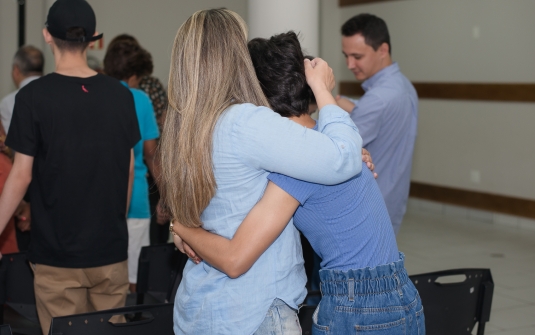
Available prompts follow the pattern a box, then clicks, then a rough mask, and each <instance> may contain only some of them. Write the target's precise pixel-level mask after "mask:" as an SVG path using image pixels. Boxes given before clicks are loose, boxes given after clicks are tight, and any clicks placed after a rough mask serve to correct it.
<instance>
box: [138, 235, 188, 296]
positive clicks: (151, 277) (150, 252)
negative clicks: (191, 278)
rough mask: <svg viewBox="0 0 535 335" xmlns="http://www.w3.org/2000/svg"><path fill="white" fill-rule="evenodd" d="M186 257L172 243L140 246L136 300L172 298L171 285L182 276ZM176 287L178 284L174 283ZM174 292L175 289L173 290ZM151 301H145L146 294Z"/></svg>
mask: <svg viewBox="0 0 535 335" xmlns="http://www.w3.org/2000/svg"><path fill="white" fill-rule="evenodd" d="M187 260H188V257H187V256H186V255H185V254H183V253H181V252H180V251H179V250H177V249H176V247H175V245H174V244H173V243H167V244H159V245H151V246H147V247H143V248H141V253H140V255H139V263H138V264H139V265H138V272H137V288H136V289H137V292H136V293H137V301H136V303H137V304H138V305H142V304H144V303H147V302H149V303H163V302H169V301H172V300H169V298H170V297H171V296H172V297H173V298H174V294H172V293H171V292H172V291H173V287H174V286H175V282H176V280H177V278H178V279H181V278H182V270H183V269H184V266H185V265H186V262H187ZM176 286H177V287H178V284H177V285H176ZM174 291H175V292H176V289H175V290H174ZM147 294H148V295H150V296H151V298H152V299H151V300H152V301H145V298H146V295H147Z"/></svg>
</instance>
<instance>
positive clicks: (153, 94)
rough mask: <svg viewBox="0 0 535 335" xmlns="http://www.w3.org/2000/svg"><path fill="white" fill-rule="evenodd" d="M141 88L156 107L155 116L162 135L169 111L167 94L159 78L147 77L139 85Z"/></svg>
mask: <svg viewBox="0 0 535 335" xmlns="http://www.w3.org/2000/svg"><path fill="white" fill-rule="evenodd" d="M139 88H140V89H142V90H143V91H144V92H145V93H147V95H148V96H149V98H150V100H151V101H152V107H154V114H155V115H156V121H157V122H158V128H160V133H161V131H162V126H163V120H164V116H165V111H166V109H167V92H166V91H165V88H164V87H163V85H162V83H161V82H160V80H158V78H156V77H152V76H145V77H143V78H142V79H141V82H140V83H139Z"/></svg>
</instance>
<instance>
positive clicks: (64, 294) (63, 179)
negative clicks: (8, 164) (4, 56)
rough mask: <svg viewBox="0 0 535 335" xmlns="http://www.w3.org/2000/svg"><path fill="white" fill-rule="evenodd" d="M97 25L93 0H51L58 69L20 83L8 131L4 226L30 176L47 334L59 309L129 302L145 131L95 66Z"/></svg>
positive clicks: (128, 99) (126, 97)
mask: <svg viewBox="0 0 535 335" xmlns="http://www.w3.org/2000/svg"><path fill="white" fill-rule="evenodd" d="M95 25H96V20H95V14H94V12H93V10H92V8H91V7H90V6H89V4H88V3H87V2H86V1H85V0H57V1H56V2H55V3H54V4H53V5H52V7H51V8H50V10H49V13H48V17H47V23H46V28H44V29H43V35H44V38H45V41H46V42H47V43H48V44H49V45H50V46H51V48H52V52H53V54H54V60H55V65H56V68H55V72H53V73H51V74H49V75H46V76H44V77H42V78H40V79H38V80H35V81H33V82H32V83H30V84H28V85H27V86H25V87H24V88H23V89H22V90H20V92H19V93H18V95H17V97H16V100H15V108H14V113H13V119H12V123H11V128H10V132H9V135H8V138H7V141H6V145H8V146H9V147H11V148H12V149H13V150H14V151H16V154H15V162H14V165H13V169H12V171H11V173H10V175H9V177H8V180H7V182H6V184H5V187H4V191H3V193H2V195H1V196H0V232H1V231H2V230H3V228H4V226H5V224H6V223H7V221H8V219H9V217H11V215H12V213H13V211H14V210H15V207H16V205H17V204H18V203H19V202H20V200H21V199H22V197H23V195H24V193H25V191H26V189H27V188H28V185H29V191H30V196H31V199H32V229H31V234H32V242H31V244H30V248H29V252H28V258H29V260H30V262H31V263H32V267H33V269H34V273H35V296H36V303H37V311H38V314H39V320H40V323H41V327H42V330H43V334H48V330H49V328H50V322H51V318H52V317H55V316H61V315H70V314H78V313H84V312H89V311H93V310H103V309H110V308H115V307H121V306H124V302H125V299H126V293H127V288H128V273H127V263H126V259H127V247H128V232H127V226H126V213H127V203H128V201H129V199H128V198H129V194H130V187H131V179H132V175H133V153H132V148H133V147H134V145H135V144H136V143H137V142H138V141H139V140H140V134H139V128H138V123H137V118H136V112H135V107H134V101H133V98H132V94H131V93H130V91H129V90H128V89H127V88H126V87H124V86H123V85H121V83H120V82H119V81H117V80H116V79H113V78H111V77H107V76H104V75H101V74H97V73H96V72H95V71H93V70H91V69H90V68H89V67H88V66H87V62H86V53H87V48H88V46H89V44H90V43H91V42H92V41H95V40H97V39H99V38H101V37H102V35H97V33H96V32H95ZM30 181H31V184H30Z"/></svg>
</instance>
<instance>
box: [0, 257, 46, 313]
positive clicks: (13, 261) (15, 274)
mask: <svg viewBox="0 0 535 335" xmlns="http://www.w3.org/2000/svg"><path fill="white" fill-rule="evenodd" d="M0 304H2V305H3V304H7V305H9V306H10V307H11V308H13V309H14V310H15V311H17V312H18V313H19V314H21V315H22V316H24V317H26V318H27V319H29V320H31V321H33V322H38V319H37V309H36V307H35V292H34V288H33V271H32V269H31V268H30V263H29V262H28V258H27V257H26V253H25V252H19V253H14V254H6V255H3V257H2V260H1V261H0Z"/></svg>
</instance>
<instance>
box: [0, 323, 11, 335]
mask: <svg viewBox="0 0 535 335" xmlns="http://www.w3.org/2000/svg"><path fill="white" fill-rule="evenodd" d="M0 335H13V333H12V332H11V327H10V326H9V325H1V326H0Z"/></svg>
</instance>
